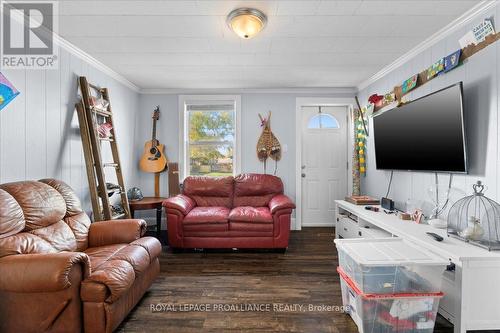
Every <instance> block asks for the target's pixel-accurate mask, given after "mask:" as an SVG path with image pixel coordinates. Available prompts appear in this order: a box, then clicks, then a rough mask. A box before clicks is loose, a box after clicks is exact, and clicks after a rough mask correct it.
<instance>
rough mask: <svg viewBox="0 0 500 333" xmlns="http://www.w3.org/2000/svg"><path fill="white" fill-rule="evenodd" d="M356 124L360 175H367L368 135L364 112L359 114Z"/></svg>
mask: <svg viewBox="0 0 500 333" xmlns="http://www.w3.org/2000/svg"><path fill="white" fill-rule="evenodd" d="M356 116H357V117H356V118H355V122H354V131H355V133H356V135H355V136H356V148H355V149H356V152H357V155H358V161H359V173H360V174H362V175H366V158H365V156H366V133H365V129H364V127H363V116H364V111H360V112H358V114H357V115H356Z"/></svg>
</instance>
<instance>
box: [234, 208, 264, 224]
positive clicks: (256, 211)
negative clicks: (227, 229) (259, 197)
mask: <svg viewBox="0 0 500 333" xmlns="http://www.w3.org/2000/svg"><path fill="white" fill-rule="evenodd" d="M229 220H230V221H245V222H255V223H273V217H272V215H271V212H270V211H269V208H267V207H250V206H243V207H236V208H233V209H232V210H231V212H230V213H229Z"/></svg>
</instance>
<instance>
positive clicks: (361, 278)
mask: <svg viewBox="0 0 500 333" xmlns="http://www.w3.org/2000/svg"><path fill="white" fill-rule="evenodd" d="M335 244H336V245H337V249H338V256H339V265H340V267H341V268H342V270H343V271H344V272H345V273H346V274H347V275H348V276H349V277H350V278H351V279H353V280H354V282H356V284H357V285H358V286H359V288H360V290H361V291H362V292H364V293H376V294H393V293H429V292H430V293H432V292H439V291H441V280H442V276H443V272H444V271H445V269H446V265H447V264H448V261H447V260H446V259H443V258H440V257H438V256H436V255H435V254H433V253H431V252H429V251H425V250H423V249H420V248H417V247H416V245H414V244H412V243H410V242H408V241H405V240H403V239H401V238H379V239H336V240H335Z"/></svg>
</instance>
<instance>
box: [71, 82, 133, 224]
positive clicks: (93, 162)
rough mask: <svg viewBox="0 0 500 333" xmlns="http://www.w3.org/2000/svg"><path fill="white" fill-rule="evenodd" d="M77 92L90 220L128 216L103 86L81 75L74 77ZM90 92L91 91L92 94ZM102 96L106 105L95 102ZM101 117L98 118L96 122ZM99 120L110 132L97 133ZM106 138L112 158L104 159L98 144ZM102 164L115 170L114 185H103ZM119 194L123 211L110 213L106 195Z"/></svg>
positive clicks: (118, 158) (111, 117)
mask: <svg viewBox="0 0 500 333" xmlns="http://www.w3.org/2000/svg"><path fill="white" fill-rule="evenodd" d="M78 84H79V87H80V92H81V100H80V102H79V103H77V104H76V109H77V113H78V121H79V123H80V134H81V137H82V143H83V152H84V155H85V166H86V168H87V178H88V182H89V192H90V199H91V202H92V211H93V212H94V221H103V220H112V219H113V220H114V219H120V218H130V207H129V205H128V198H127V191H126V187H125V183H124V181H123V174H122V168H121V164H120V155H119V153H118V145H117V139H116V131H115V126H114V122H113V112H112V111H111V102H110V100H109V94H108V89H107V88H101V87H98V86H95V85H93V84H90V83H89V82H88V81H87V79H86V77H85V76H80V77H79V78H78ZM92 92H94V94H92ZM98 99H102V100H104V101H106V102H107V107H105V108H104V107H102V106H99V105H98V103H96V101H97V100H98ZM100 121H101V122H100ZM103 122H106V123H109V124H110V125H111V130H110V132H111V135H110V136H108V137H104V138H103V137H100V136H99V132H98V127H99V125H100V124H102V123H103ZM103 142H109V144H110V146H111V155H112V161H110V162H107V163H104V162H103V160H102V153H101V144H102V143H103ZM105 168H111V169H112V170H114V171H115V172H116V181H117V182H118V186H119V188H118V189H108V187H107V185H106V175H105V172H104V169H105ZM112 193H118V194H120V202H121V205H122V207H123V210H124V213H121V214H113V212H112V209H111V204H110V200H109V195H111V194H112Z"/></svg>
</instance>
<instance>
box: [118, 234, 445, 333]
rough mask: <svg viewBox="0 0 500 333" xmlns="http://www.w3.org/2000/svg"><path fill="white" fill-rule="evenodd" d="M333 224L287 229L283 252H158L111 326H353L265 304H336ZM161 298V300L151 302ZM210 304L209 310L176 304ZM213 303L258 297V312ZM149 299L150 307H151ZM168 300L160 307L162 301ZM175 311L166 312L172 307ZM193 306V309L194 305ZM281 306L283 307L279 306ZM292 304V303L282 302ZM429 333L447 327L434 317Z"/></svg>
mask: <svg viewBox="0 0 500 333" xmlns="http://www.w3.org/2000/svg"><path fill="white" fill-rule="evenodd" d="M333 234H334V229H332V228H307V229H304V230H302V231H293V232H292V236H291V240H290V246H289V248H288V250H287V252H286V253H284V254H281V253H271V252H263V251H258V252H255V251H238V252H233V251H206V252H187V253H175V254H174V253H171V252H170V251H167V250H166V248H165V249H164V252H163V253H162V256H161V274H160V276H159V278H158V279H157V280H156V282H155V283H154V284H153V286H152V287H151V289H150V291H149V292H148V293H146V295H145V296H144V298H143V299H142V300H141V302H140V303H139V304H138V305H137V307H136V308H135V309H134V310H133V311H132V312H131V313H130V315H129V316H128V317H127V319H125V321H124V322H123V323H122V325H121V326H120V327H119V328H118V332H172V333H183V332H197V333H198V332H252V333H257V332H258V333H263V332H306V333H319V332H339V333H349V332H353V333H354V332H357V328H356V325H355V324H354V322H353V321H352V320H351V319H350V317H349V315H347V314H344V313H340V312H335V311H318V309H315V311H308V310H309V309H306V311H304V312H302V311H283V312H280V311H276V310H277V309H276V308H273V307H274V306H273V304H286V305H293V304H299V305H303V306H305V307H306V308H308V307H309V304H312V305H317V306H321V305H330V306H341V305H342V299H341V292H340V281H339V276H338V274H337V272H336V270H335V269H336V266H337V252H336V249H335V246H334V244H333V241H332V240H333ZM159 303H163V308H162V305H161V304H160V305H158V304H159ZM189 304H193V305H196V304H198V305H201V304H210V305H211V307H212V309H211V311H205V312H203V311H179V310H180V306H189ZM219 304H226V306H229V305H233V306H236V305H239V306H243V305H245V304H247V305H248V304H258V305H259V306H261V309H262V310H266V308H265V306H266V304H269V306H270V309H271V311H269V312H266V311H262V312H250V311H249V312H241V311H233V312H225V311H219V310H218V311H215V310H214V309H213V308H214V307H215V306H219ZM152 305H153V306H157V307H158V310H160V311H157V312H154V311H152V310H151V306H152ZM166 307H168V308H166ZM174 308H175V309H176V310H177V311H172V309H174ZM200 310H201V309H200ZM284 310H286V309H284ZM288 310H293V309H291V308H290V309H288ZM435 332H439V333H445V332H446V333H448V332H450V333H451V332H453V329H452V326H451V325H450V324H449V323H448V322H446V321H445V320H444V319H442V318H440V320H439V323H438V325H437V327H436V330H435Z"/></svg>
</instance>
